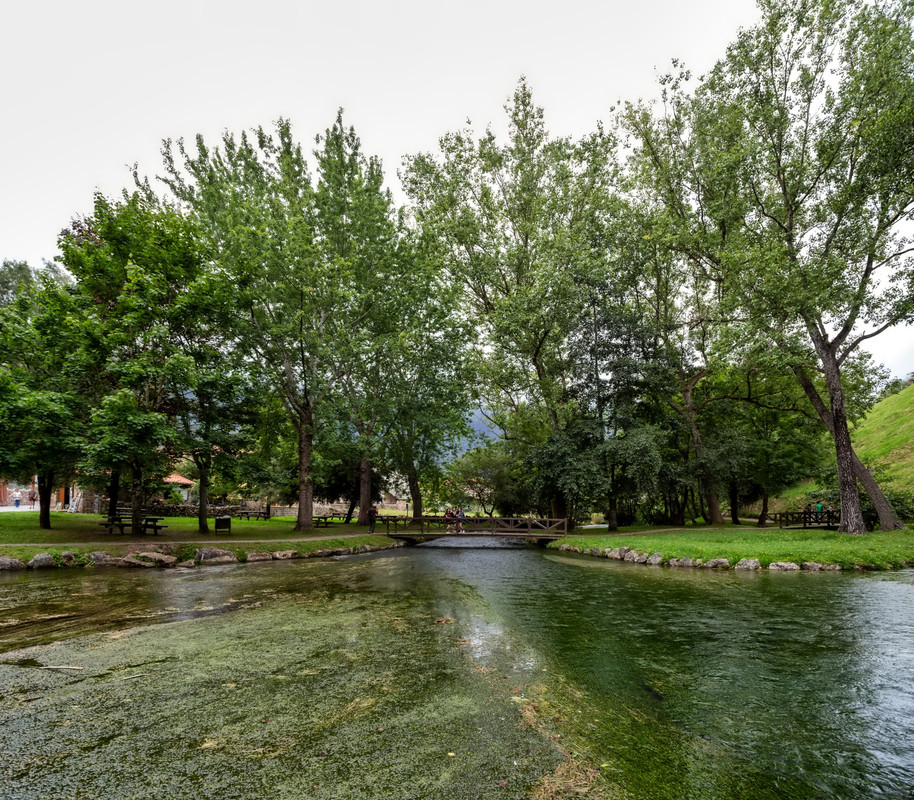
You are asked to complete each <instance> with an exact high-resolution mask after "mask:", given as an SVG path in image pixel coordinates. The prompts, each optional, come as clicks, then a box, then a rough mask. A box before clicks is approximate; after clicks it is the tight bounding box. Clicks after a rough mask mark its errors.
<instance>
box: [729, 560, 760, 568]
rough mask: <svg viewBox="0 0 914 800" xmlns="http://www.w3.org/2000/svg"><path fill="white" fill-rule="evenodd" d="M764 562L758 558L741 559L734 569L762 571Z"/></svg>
mask: <svg viewBox="0 0 914 800" xmlns="http://www.w3.org/2000/svg"><path fill="white" fill-rule="evenodd" d="M761 568H762V562H761V561H759V560H758V559H757V558H741V559H740V560H739V563H738V564H737V565H736V566H735V567H734V568H733V569H761Z"/></svg>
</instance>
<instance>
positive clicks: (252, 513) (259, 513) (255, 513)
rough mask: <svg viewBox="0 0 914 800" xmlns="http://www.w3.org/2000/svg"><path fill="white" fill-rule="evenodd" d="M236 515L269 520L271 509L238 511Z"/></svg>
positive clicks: (241, 517)
mask: <svg viewBox="0 0 914 800" xmlns="http://www.w3.org/2000/svg"><path fill="white" fill-rule="evenodd" d="M235 516H236V517H238V519H263V520H268V519H269V518H270V512H269V511H265V510H263V511H236V512H235Z"/></svg>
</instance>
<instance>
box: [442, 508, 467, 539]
mask: <svg viewBox="0 0 914 800" xmlns="http://www.w3.org/2000/svg"><path fill="white" fill-rule="evenodd" d="M465 516H466V515H465V514H464V513H463V509H462V508H461V507H460V506H452V507H451V508H449V509H448V510H447V511H445V512H444V521H445V524H446V527H445V530H446V531H447V532H448V533H451V532H452V531H453V532H454V533H463V519H464V517H465Z"/></svg>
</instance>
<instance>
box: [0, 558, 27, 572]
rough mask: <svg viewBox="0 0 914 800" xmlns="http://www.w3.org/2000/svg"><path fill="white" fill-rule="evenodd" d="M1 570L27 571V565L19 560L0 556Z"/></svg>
mask: <svg viewBox="0 0 914 800" xmlns="http://www.w3.org/2000/svg"><path fill="white" fill-rule="evenodd" d="M0 569H26V563H25V562H24V561H20V560H19V559H18V558H10V557H9V556H0Z"/></svg>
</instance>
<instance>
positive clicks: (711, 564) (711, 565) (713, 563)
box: [701, 558, 730, 569]
mask: <svg viewBox="0 0 914 800" xmlns="http://www.w3.org/2000/svg"><path fill="white" fill-rule="evenodd" d="M701 567H702V569H730V559H729V558H712V559H711V560H710V561H706V562H705V563H704V564H702V565H701Z"/></svg>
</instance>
